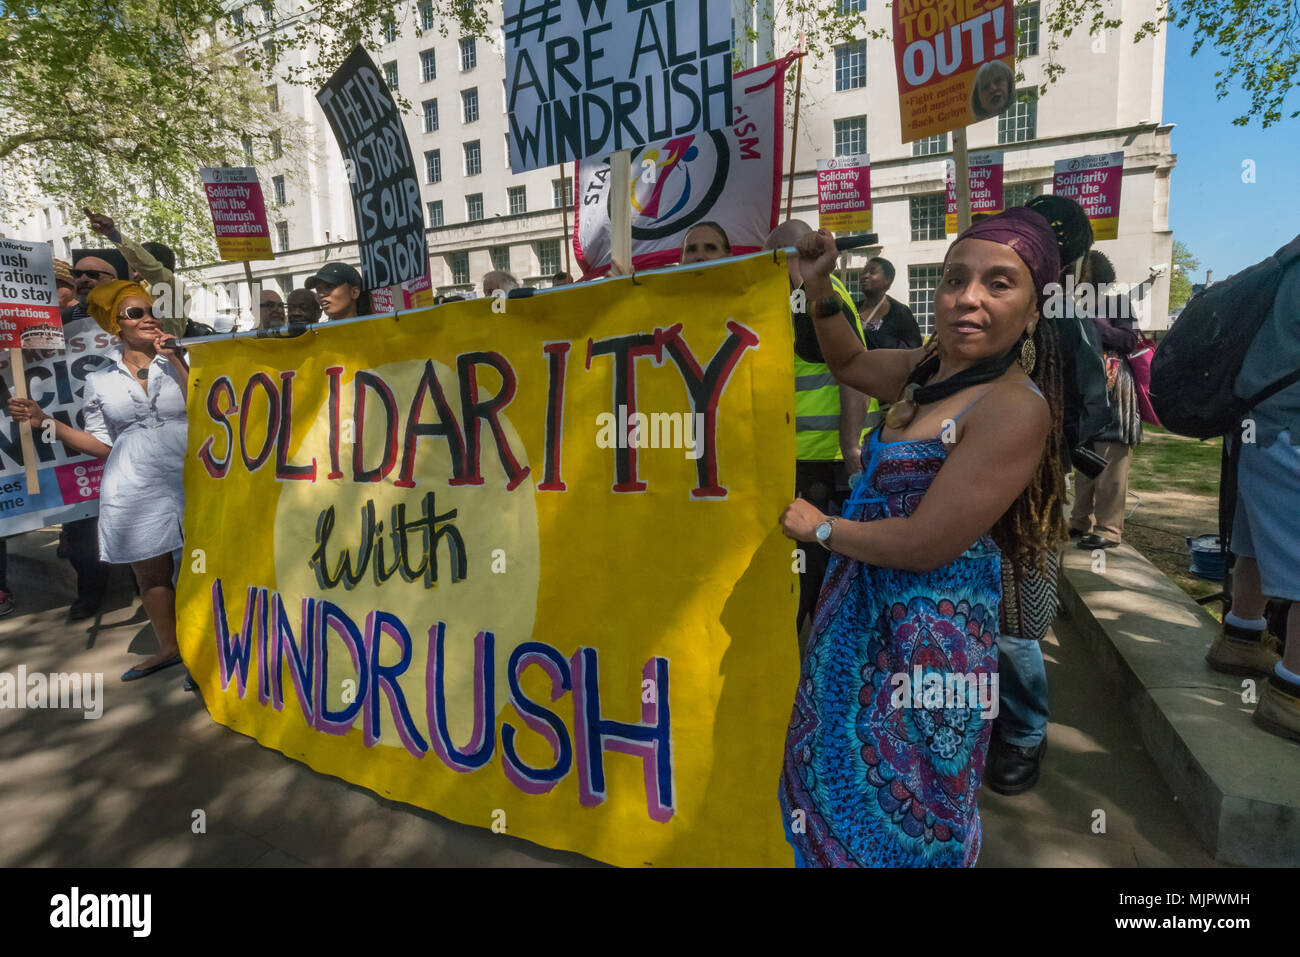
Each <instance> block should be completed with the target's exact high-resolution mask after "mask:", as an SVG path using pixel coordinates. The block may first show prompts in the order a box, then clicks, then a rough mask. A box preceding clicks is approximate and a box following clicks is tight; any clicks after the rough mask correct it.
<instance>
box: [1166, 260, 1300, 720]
mask: <svg viewBox="0 0 1300 957" xmlns="http://www.w3.org/2000/svg"><path fill="white" fill-rule="evenodd" d="M1220 286H1223V287H1228V288H1223V289H1220V288H1219V287H1210V289H1209V290H1207V292H1206V293H1202V294H1201V296H1198V297H1197V299H1202V300H1204V301H1202V302H1199V303H1198V302H1197V300H1193V301H1192V302H1191V303H1189V304H1188V307H1187V308H1186V309H1184V312H1183V317H1182V318H1180V319H1179V326H1181V327H1182V329H1181V330H1180V331H1181V332H1184V333H1186V332H1195V331H1197V330H1198V329H1199V328H1200V325H1205V324H1208V322H1209V320H1206V319H1204V316H1205V315H1206V314H1207V311H1208V313H1209V314H1210V315H1211V317H1214V316H1215V314H1216V313H1218V312H1219V310H1220V309H1222V311H1223V313H1224V314H1225V318H1227V317H1229V316H1231V315H1232V310H1231V306H1232V304H1233V303H1234V302H1236V303H1238V304H1239V306H1240V307H1241V308H1240V309H1239V311H1238V312H1237V313H1236V316H1235V318H1237V319H1239V320H1241V322H1240V325H1241V326H1242V327H1244V328H1240V329H1239V330H1238V334H1239V336H1241V335H1242V334H1244V333H1248V332H1250V331H1251V330H1250V328H1249V327H1250V325H1251V320H1252V319H1254V320H1255V321H1256V322H1258V328H1257V331H1254V333H1253V336H1251V337H1250V338H1249V339H1247V340H1246V342H1247V343H1248V344H1247V345H1246V349H1245V352H1244V356H1242V357H1241V361H1240V372H1239V373H1237V375H1236V379H1235V387H1234V389H1233V391H1232V396H1231V397H1230V399H1229V400H1228V401H1227V402H1226V403H1220V404H1221V405H1227V406H1228V409H1227V413H1226V414H1227V416H1228V417H1229V418H1232V417H1238V418H1239V420H1240V427H1239V428H1238V429H1237V430H1235V431H1231V432H1228V433H1227V434H1226V435H1225V443H1230V444H1231V446H1232V449H1231V451H1230V453H1229V455H1230V456H1239V460H1238V463H1237V469H1236V494H1235V501H1234V502H1233V504H1234V505H1235V508H1234V509H1233V520H1232V524H1231V534H1230V535H1229V537H1228V547H1229V548H1230V550H1231V551H1232V554H1233V555H1234V556H1235V557H1236V561H1235V563H1234V565H1233V566H1232V605H1231V610H1230V611H1229V612H1228V613H1227V614H1226V615H1224V618H1223V629H1222V632H1221V633H1220V634H1219V636H1218V637H1217V638H1216V639H1215V641H1214V643H1213V644H1212V645H1211V646H1210V650H1209V653H1208V654H1207V655H1206V661H1207V662H1208V664H1209V665H1210V667H1211V668H1213V669H1214V670H1216V671H1219V672H1223V673H1225V674H1233V675H1249V674H1253V675H1259V676H1261V677H1267V679H1268V681H1267V682H1266V683H1265V685H1264V687H1263V689H1262V691H1261V692H1260V694H1259V701H1258V703H1257V705H1256V707H1255V713H1254V721H1255V723H1256V724H1257V725H1259V726H1260V727H1262V728H1263V729H1264V730H1266V731H1268V732H1270V733H1272V734H1276V735H1280V736H1282V737H1285V738H1290V739H1291V740H1294V741H1300V611H1297V610H1296V604H1295V603H1296V602H1297V601H1300V237H1297V238H1296V239H1295V240H1293V241H1292V242H1291V244H1290V245H1289V246H1286V247H1284V248H1283V249H1282V250H1279V252H1278V253H1277V254H1276V255H1275V256H1272V257H1269V259H1267V260H1265V261H1264V262H1263V263H1260V264H1259V265H1257V266H1254V267H1251V269H1249V270H1246V271H1245V272H1242V273H1239V274H1237V275H1236V276H1234V277H1233V278H1232V279H1230V280H1228V281H1227V282H1225V283H1221V284H1220ZM1270 291H1271V292H1272V301H1271V305H1270V306H1269V307H1268V308H1267V309H1266V310H1265V309H1263V308H1262V305H1261V304H1262V302H1263V301H1264V300H1266V299H1267V297H1268V295H1269V293H1270ZM1252 305H1253V312H1252V311H1250V310H1251V307H1252ZM1215 306H1218V307H1219V308H1213V307H1215ZM1261 314H1262V315H1263V319H1262V322H1259V318H1258V317H1259V316H1260V315H1261ZM1227 321H1229V322H1231V321H1232V319H1231V318H1227ZM1198 324H1199V325H1198ZM1243 337H1244V336H1243ZM1162 348H1163V346H1162ZM1157 356H1159V352H1158V351H1157ZM1232 365H1233V368H1234V369H1235V367H1236V364H1235V363H1232ZM1161 371H1162V373H1165V374H1167V372H1168V370H1166V369H1162V370H1161ZM1152 381H1153V388H1155V385H1156V382H1157V380H1156V378H1155V372H1154V369H1153V380H1152ZM1160 385H1161V386H1167V383H1166V382H1165V381H1164V378H1163V377H1162V379H1161V380H1160ZM1164 395H1165V396H1168V395H1169V390H1168V389H1167V388H1166V391H1165V393H1164ZM1232 399H1235V400H1236V401H1235V402H1233V401H1231V400H1232ZM1159 409H1160V406H1158V405H1157V411H1159ZM1269 597H1271V598H1276V599H1283V600H1286V601H1290V602H1291V603H1292V604H1291V608H1290V610H1289V612H1288V614H1287V620H1286V640H1285V651H1284V653H1283V654H1279V653H1278V647H1277V642H1276V641H1275V639H1274V638H1273V636H1272V635H1270V634H1269V630H1268V624H1267V620H1266V619H1265V606H1266V604H1267V598H1269Z"/></svg>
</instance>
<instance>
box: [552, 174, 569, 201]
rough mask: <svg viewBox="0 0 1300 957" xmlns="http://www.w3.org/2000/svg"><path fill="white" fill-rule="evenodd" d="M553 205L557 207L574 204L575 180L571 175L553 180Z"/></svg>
mask: <svg viewBox="0 0 1300 957" xmlns="http://www.w3.org/2000/svg"><path fill="white" fill-rule="evenodd" d="M551 205H552V206H553V207H554V208H556V209H559V208H560V207H561V206H564V207H566V208H567V207H569V206H572V205H573V180H572V179H571V178H570V177H568V176H566V177H564V179H553V180H551Z"/></svg>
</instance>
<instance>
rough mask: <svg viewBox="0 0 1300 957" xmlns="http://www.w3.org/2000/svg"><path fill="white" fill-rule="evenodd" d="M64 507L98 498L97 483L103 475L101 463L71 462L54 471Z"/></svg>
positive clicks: (57, 467)
mask: <svg viewBox="0 0 1300 957" xmlns="http://www.w3.org/2000/svg"><path fill="white" fill-rule="evenodd" d="M54 475H55V478H57V479H58V482H59V492H60V494H62V495H63V504H64V505H73V504H75V503H77V502H86V501H89V500H91V499H96V498H99V482H100V479H101V478H102V477H103V475H104V463H103V462H73V463H71V464H68V465H59V466H56V467H55V469H54Z"/></svg>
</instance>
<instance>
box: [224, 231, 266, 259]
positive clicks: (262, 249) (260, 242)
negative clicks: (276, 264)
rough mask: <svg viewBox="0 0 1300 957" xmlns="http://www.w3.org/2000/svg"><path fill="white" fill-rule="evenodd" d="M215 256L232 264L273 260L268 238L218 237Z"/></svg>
mask: <svg viewBox="0 0 1300 957" xmlns="http://www.w3.org/2000/svg"><path fill="white" fill-rule="evenodd" d="M217 255H218V256H220V257H221V258H222V259H224V260H226V261H227V262H232V263H237V262H255V261H258V260H262V259H274V258H275V253H273V252H271V237H270V236H218V237H217Z"/></svg>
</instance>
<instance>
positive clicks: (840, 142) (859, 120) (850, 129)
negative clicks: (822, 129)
mask: <svg viewBox="0 0 1300 957" xmlns="http://www.w3.org/2000/svg"><path fill="white" fill-rule="evenodd" d="M866 151H867V118H866V117H865V116H854V117H852V118H850V119H847V120H836V121H835V155H836V156H859V155H861V154H863V153H865V152H866Z"/></svg>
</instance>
